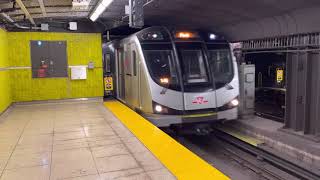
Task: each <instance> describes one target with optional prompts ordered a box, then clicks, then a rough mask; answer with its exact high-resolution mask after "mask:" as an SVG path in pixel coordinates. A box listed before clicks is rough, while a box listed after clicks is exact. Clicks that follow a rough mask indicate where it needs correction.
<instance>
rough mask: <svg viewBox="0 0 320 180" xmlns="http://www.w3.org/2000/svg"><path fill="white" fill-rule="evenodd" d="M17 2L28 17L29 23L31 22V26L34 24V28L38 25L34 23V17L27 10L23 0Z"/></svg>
mask: <svg viewBox="0 0 320 180" xmlns="http://www.w3.org/2000/svg"><path fill="white" fill-rule="evenodd" d="M16 2H17V3H18V5H19V6H20V8H21V10H22V11H23V12H24V14H25V15H26V17H27V18H28V19H29V21H30V22H31V24H33V25H34V26H35V25H36V23H35V22H34V20H33V18H32V16H31V15H30V13H29V11H28V10H27V8H26V6H25V5H24V4H23V2H22V1H21V0H16Z"/></svg>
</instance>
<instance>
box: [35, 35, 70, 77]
mask: <svg viewBox="0 0 320 180" xmlns="http://www.w3.org/2000/svg"><path fill="white" fill-rule="evenodd" d="M30 53H31V65H32V77H33V78H38V77H40V76H39V74H40V73H41V74H42V75H41V77H46V78H48V77H68V62H67V43H66V42H65V41H30Z"/></svg>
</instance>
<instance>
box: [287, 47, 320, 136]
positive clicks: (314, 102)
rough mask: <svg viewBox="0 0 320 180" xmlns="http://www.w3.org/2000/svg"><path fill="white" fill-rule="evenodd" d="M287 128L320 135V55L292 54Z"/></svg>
mask: <svg viewBox="0 0 320 180" xmlns="http://www.w3.org/2000/svg"><path fill="white" fill-rule="evenodd" d="M287 57H288V59H287V87H286V89H287V93H286V113H285V126H284V127H285V128H288V129H292V130H294V131H302V132H303V133H304V134H309V135H319V134H320V90H319V89H320V52H294V53H288V56H287Z"/></svg>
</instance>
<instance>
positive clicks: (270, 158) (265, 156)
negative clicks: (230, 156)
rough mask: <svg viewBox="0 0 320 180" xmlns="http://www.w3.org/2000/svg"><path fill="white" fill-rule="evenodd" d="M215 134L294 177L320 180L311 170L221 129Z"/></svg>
mask: <svg viewBox="0 0 320 180" xmlns="http://www.w3.org/2000/svg"><path fill="white" fill-rule="evenodd" d="M213 134H214V135H215V136H217V137H218V138H219V139H221V140H223V141H225V142H227V143H229V144H231V145H233V146H236V147H238V148H240V149H242V150H244V151H246V152H248V153H250V154H253V155H255V156H256V157H258V158H259V159H260V160H263V161H266V162H268V163H270V164H272V165H273V166H275V167H277V168H279V169H281V170H283V171H285V172H287V173H289V174H291V175H294V176H295V177H297V178H300V179H306V180H309V179H310V180H314V179H320V175H319V174H316V173H314V172H311V171H310V170H308V169H306V168H304V167H301V166H299V165H297V164H294V163H292V162H290V161H288V160H286V159H283V158H281V157H279V156H277V155H275V154H271V153H270V152H267V151H265V150H263V149H261V148H259V147H255V146H252V145H250V144H248V143H246V142H244V141H242V140H240V139H237V138H235V137H233V136H231V135H229V134H227V133H225V132H223V131H222V130H219V129H216V128H215V129H213Z"/></svg>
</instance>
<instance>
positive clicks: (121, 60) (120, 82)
mask: <svg viewBox="0 0 320 180" xmlns="http://www.w3.org/2000/svg"><path fill="white" fill-rule="evenodd" d="M124 76H125V71H124V50H123V48H120V49H118V87H119V88H118V98H119V99H121V100H122V101H125V98H126V96H125V78H124Z"/></svg>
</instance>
